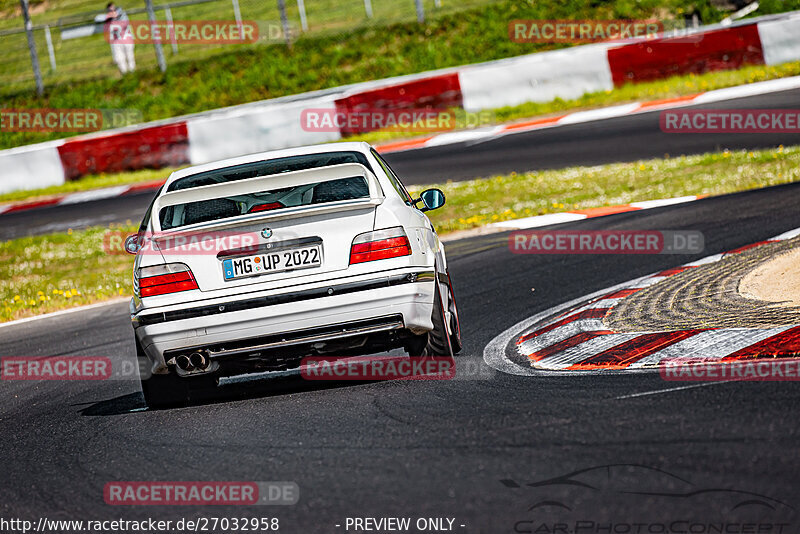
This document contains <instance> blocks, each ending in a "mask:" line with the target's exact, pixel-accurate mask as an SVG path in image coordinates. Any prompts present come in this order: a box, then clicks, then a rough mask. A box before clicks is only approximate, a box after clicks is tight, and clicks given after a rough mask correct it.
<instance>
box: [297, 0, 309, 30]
mask: <svg viewBox="0 0 800 534" xmlns="http://www.w3.org/2000/svg"><path fill="white" fill-rule="evenodd" d="M297 10H298V11H300V27H301V28H303V31H304V32H307V31H308V19H306V3H305V2H303V0H297Z"/></svg>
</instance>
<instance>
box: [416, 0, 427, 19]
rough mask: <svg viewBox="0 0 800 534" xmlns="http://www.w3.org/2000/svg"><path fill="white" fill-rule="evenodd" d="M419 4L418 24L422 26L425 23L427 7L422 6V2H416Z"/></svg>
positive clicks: (419, 0)
mask: <svg viewBox="0 0 800 534" xmlns="http://www.w3.org/2000/svg"><path fill="white" fill-rule="evenodd" d="M415 2H416V3H417V22H419V23H420V24H422V23H423V22H425V7H424V6H423V5H422V0H415Z"/></svg>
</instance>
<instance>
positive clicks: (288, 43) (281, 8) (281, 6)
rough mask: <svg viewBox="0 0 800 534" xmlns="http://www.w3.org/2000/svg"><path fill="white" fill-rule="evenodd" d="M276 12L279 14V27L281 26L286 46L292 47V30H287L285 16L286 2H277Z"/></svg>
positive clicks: (279, 0) (287, 24)
mask: <svg viewBox="0 0 800 534" xmlns="http://www.w3.org/2000/svg"><path fill="white" fill-rule="evenodd" d="M278 11H280V12H281V26H283V37H284V38H285V39H286V46H288V47H289V48H291V47H292V30H291V29H290V28H289V17H288V16H287V15H286V0H278Z"/></svg>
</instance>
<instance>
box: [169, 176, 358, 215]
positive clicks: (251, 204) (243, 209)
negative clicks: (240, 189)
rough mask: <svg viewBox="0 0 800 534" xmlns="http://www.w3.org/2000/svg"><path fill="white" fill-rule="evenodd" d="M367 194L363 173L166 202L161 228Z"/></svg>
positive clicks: (352, 198)
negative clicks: (275, 187) (288, 185)
mask: <svg viewBox="0 0 800 534" xmlns="http://www.w3.org/2000/svg"><path fill="white" fill-rule="evenodd" d="M349 163H352V162H349ZM293 170H297V169H293ZM204 185H205V184H204ZM195 187H196V186H195ZM368 197H369V186H368V185H367V181H366V180H365V179H364V177H363V176H353V177H351V178H339V179H337V180H328V181H325V182H315V183H309V184H302V185H296V186H292V187H285V188H282V189H273V190H268V191H261V192H258V193H248V194H246V195H234V196H229V197H221V198H213V199H209V200H200V201H197V202H187V203H185V204H177V205H175V206H167V207H164V208H161V212H160V213H159V220H160V222H161V229H162V230H170V229H172V228H179V227H181V226H188V225H191V224H199V223H204V222H210V221H217V220H221V219H228V218H230V217H237V216H239V215H245V214H248V213H259V212H267V211H273V210H278V209H283V208H294V207H298V206H310V205H314V204H324V203H326V202H337V201H340V200H355V199H359V198H368Z"/></svg>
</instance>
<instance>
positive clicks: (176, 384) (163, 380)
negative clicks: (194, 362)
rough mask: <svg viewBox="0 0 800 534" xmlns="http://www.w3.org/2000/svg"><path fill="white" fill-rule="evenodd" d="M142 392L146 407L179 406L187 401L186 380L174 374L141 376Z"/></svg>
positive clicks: (187, 389)
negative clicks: (145, 377)
mask: <svg viewBox="0 0 800 534" xmlns="http://www.w3.org/2000/svg"><path fill="white" fill-rule="evenodd" d="M141 380H142V394H143V395H144V402H145V403H146V404H147V407H148V408H167V407H170V406H181V405H184V404H186V403H187V402H188V401H189V388H188V387H187V382H188V380H186V379H183V378H179V377H177V376H175V375H174V374H171V373H170V374H166V375H150V377H149V378H147V379H144V378H142V379H141Z"/></svg>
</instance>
